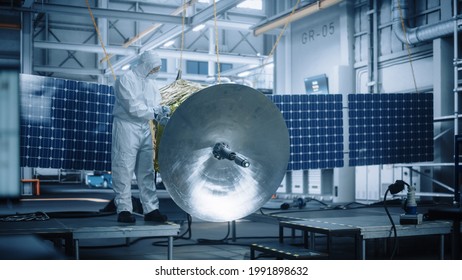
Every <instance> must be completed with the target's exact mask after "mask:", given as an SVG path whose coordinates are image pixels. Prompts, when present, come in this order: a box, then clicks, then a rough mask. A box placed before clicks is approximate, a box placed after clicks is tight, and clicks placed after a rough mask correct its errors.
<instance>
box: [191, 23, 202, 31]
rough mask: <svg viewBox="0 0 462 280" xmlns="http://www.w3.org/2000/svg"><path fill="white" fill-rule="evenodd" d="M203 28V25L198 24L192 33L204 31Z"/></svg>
mask: <svg viewBox="0 0 462 280" xmlns="http://www.w3.org/2000/svg"><path fill="white" fill-rule="evenodd" d="M204 27H205V24H199V25H198V26H196V27H194V28H193V30H192V31H194V32H198V31H201V30H202V29H204Z"/></svg>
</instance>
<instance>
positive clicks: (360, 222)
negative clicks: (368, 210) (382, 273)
mask: <svg viewBox="0 0 462 280" xmlns="http://www.w3.org/2000/svg"><path fill="white" fill-rule="evenodd" d="M393 221H394V223H395V225H396V231H397V236H398V237H404V236H423V235H439V236H440V257H441V258H443V257H444V236H445V235H446V234H450V233H451V229H452V223H451V222H449V221H424V222H423V223H422V224H420V225H400V223H399V217H398V216H394V217H393ZM279 227H280V238H283V232H284V231H283V229H284V228H290V229H296V230H301V231H302V232H303V236H304V238H305V242H308V239H307V236H308V234H310V235H311V236H314V234H324V235H326V236H327V238H328V242H327V244H328V247H327V251H328V252H327V253H328V254H329V253H330V252H329V250H330V246H329V245H330V241H331V238H332V237H334V236H351V237H353V238H355V245H356V246H355V248H356V252H355V253H356V257H357V258H359V259H365V258H366V240H368V239H378V238H389V237H393V230H392V227H391V223H390V220H389V219H388V217H386V216H375V215H374V216H358V217H340V218H319V219H307V220H291V221H280V222H279ZM313 240H314V239H313V238H312V239H311V242H310V244H309V246H308V247H310V248H313V245H314V241H313Z"/></svg>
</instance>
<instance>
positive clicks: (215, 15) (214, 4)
mask: <svg viewBox="0 0 462 280" xmlns="http://www.w3.org/2000/svg"><path fill="white" fill-rule="evenodd" d="M299 1H300V0H299ZM213 23H214V26H215V53H216V54H217V83H218V84H220V82H221V77H220V75H221V74H220V56H219V52H218V27H217V1H216V0H213Z"/></svg>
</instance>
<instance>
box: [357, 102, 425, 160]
mask: <svg viewBox="0 0 462 280" xmlns="http://www.w3.org/2000/svg"><path fill="white" fill-rule="evenodd" d="M348 117H349V166H359V165H374V164H391V163H411V162H424V161H432V160H433V94H428V93H408V94H402V93H397V94H349V95H348Z"/></svg>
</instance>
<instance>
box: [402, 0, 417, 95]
mask: <svg viewBox="0 0 462 280" xmlns="http://www.w3.org/2000/svg"><path fill="white" fill-rule="evenodd" d="M397 2H398V9H399V18H400V20H401V27H402V28H403V33H404V38H406V44H405V45H406V50H407V56H408V58H409V64H410V65H411V73H412V79H413V80H414V87H415V92H416V93H419V91H418V90H417V81H416V79H415V74H414V66H413V65H412V57H411V48H410V47H409V41H408V40H407V34H406V26H405V24H404V19H403V12H402V10H401V1H399V0H398V1H397Z"/></svg>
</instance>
